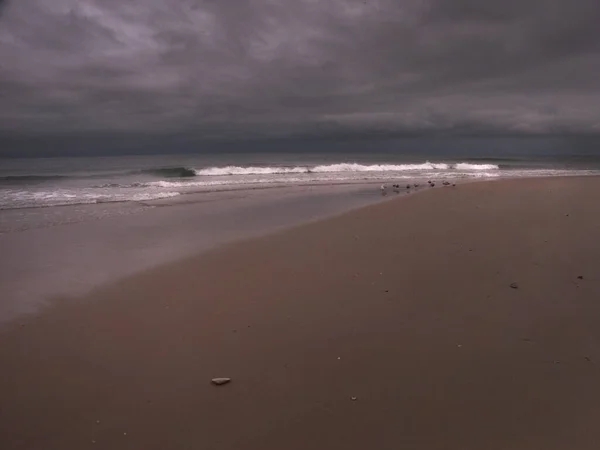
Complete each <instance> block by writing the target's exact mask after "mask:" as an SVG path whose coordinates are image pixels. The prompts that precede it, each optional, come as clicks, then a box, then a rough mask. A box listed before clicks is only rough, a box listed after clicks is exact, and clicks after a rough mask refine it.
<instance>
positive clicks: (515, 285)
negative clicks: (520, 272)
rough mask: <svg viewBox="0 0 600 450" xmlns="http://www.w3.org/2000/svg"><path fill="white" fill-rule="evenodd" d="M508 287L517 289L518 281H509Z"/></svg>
mask: <svg viewBox="0 0 600 450" xmlns="http://www.w3.org/2000/svg"><path fill="white" fill-rule="evenodd" d="M510 287H511V288H513V289H519V283H510Z"/></svg>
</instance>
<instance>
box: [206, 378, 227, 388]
mask: <svg viewBox="0 0 600 450" xmlns="http://www.w3.org/2000/svg"><path fill="white" fill-rule="evenodd" d="M230 381H231V378H213V379H212V380H211V382H212V384H214V385H216V386H221V385H223V384H227V383H229V382H230Z"/></svg>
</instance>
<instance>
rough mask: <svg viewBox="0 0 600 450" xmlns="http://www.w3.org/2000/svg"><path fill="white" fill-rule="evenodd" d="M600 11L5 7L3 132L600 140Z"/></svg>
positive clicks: (390, 0) (228, 4) (362, 2)
mask: <svg viewBox="0 0 600 450" xmlns="http://www.w3.org/2000/svg"><path fill="white" fill-rule="evenodd" d="M599 23H600V2H598V1H597V0H576V1H572V0H503V1H496V0H494V1H491V0H232V1H218V0H204V1H198V0H130V1H122V0H52V1H48V0H12V1H11V0H5V1H4V2H0V130H4V132H10V131H17V132H21V131H26V132H28V131H32V130H33V131H41V132H43V131H48V130H53V131H61V132H69V131H71V130H79V131H81V130H89V131H98V132H103V131H110V132H114V131H127V132H155V131H165V132H176V131H182V130H183V131H193V132H197V133H201V134H206V135H213V134H214V135H219V134H223V135H231V134H233V135H235V134H236V133H239V134H252V133H255V134H260V135H276V136H277V135H286V134H289V133H300V134H303V133H308V134H310V133H313V134H315V133H317V134H318V133H319V132H327V131H336V132H338V131H341V132H344V131H346V130H347V131H361V130H368V131H385V132H413V131H419V132H428V131H435V130H459V131H461V130H464V131H476V132H489V131H493V132H524V133H549V132H569V133H589V132H592V133H597V132H600V77H599V76H598V73H600V26H598V24H599Z"/></svg>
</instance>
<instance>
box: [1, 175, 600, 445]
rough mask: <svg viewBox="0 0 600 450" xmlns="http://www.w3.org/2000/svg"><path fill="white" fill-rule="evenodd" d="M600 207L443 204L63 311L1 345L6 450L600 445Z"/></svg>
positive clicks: (594, 182) (193, 268)
mask: <svg viewBox="0 0 600 450" xmlns="http://www.w3.org/2000/svg"><path fill="white" fill-rule="evenodd" d="M599 193H600V179H599V178H555V179H544V180H542V179H538V180H510V181H498V182H487V183H475V184H469V185H464V186H459V187H457V188H440V189H437V188H436V189H433V190H429V191H427V192H424V193H422V194H419V195H415V196H403V198H401V199H398V200H397V201H390V202H385V203H380V204H376V205H372V206H368V207H366V208H363V209H360V210H356V211H353V212H350V213H348V214H345V215H343V216H340V217H336V218H333V219H327V220H324V221H320V222H315V223H311V224H308V225H304V226H300V227H297V228H293V229H288V230H285V231H281V232H278V233H276V234H273V235H270V236H267V237H263V238H259V239H254V240H250V241H246V242H242V243H237V244H235V245H229V246H226V247H222V248H219V249H216V250H214V251H211V252H209V253H205V254H202V255H199V256H196V257H193V258H189V259H186V260H181V261H178V262H176V263H173V264H170V265H167V266H163V267H160V268H156V269H152V270H150V271H147V272H144V273H141V274H138V275H135V276H133V277H131V278H128V279H126V280H124V281H122V282H119V283H117V284H112V285H107V286H105V287H103V288H100V289H97V290H96V291H94V293H93V294H91V295H89V296H86V297H85V298H73V299H62V300H59V301H57V302H55V304H54V306H53V307H51V308H49V309H48V310H46V311H45V312H44V313H43V314H41V315H38V316H35V317H32V318H29V319H27V320H21V321H19V322H15V323H13V324H12V325H11V326H10V327H8V328H7V329H5V330H4V331H3V332H2V333H1V334H0V443H1V448H2V449H3V450H16V449H27V450H30V449H31V450H33V449H44V450H53V449H56V450H59V449H60V450H70V449H81V448H104V449H111V450H115V449H144V450H149V449H161V450H163V449H246V450H250V449H257V450H258V449H262V450H264V449H277V450H280V449H298V450H300V449H302V450H304V449H324V450H329V449H390V450H391V449H394V450H395V449H457V450H458V449H461V450H465V449H473V450H475V449H477V450H480V449H486V450H495V449H498V450H501V449H507V450H508V449H510V450H519V449H540V450H542V449H543V450H551V449H569V450H571V449H597V448H598V447H599V445H600V444H599V443H600V428H599V427H598V424H599V423H600V381H599V380H600V372H599V371H598V364H600V203H598V194H599ZM578 277H582V278H578ZM511 283H517V288H516V289H515V288H511V287H510V285H511ZM213 377H231V378H232V382H231V383H229V384H227V385H224V386H219V387H216V386H213V385H211V383H210V380H211V378H213Z"/></svg>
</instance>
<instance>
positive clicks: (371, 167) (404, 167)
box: [196, 161, 450, 176]
mask: <svg viewBox="0 0 600 450" xmlns="http://www.w3.org/2000/svg"><path fill="white" fill-rule="evenodd" d="M448 169H450V165H449V164H446V163H431V162H429V161H426V162H424V163H420V164H358V163H339V164H326V165H319V166H315V167H312V168H311V167H306V166H295V167H258V166H247V167H243V166H226V167H208V168H206V169H196V175H199V176H227V175H272V174H301V173H339V172H405V171H420V170H448Z"/></svg>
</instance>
